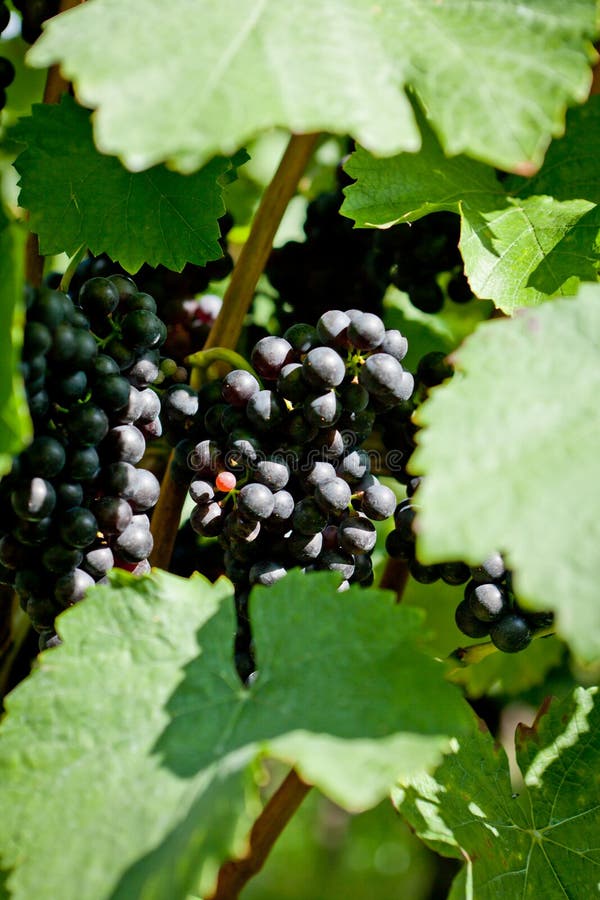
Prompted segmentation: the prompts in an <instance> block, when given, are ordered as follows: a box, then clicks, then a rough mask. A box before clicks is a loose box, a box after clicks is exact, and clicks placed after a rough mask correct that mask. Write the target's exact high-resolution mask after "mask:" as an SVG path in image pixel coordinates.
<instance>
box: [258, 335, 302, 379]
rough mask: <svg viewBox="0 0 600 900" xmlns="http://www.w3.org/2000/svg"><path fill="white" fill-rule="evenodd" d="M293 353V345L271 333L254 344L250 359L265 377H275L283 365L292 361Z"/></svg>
mask: <svg viewBox="0 0 600 900" xmlns="http://www.w3.org/2000/svg"><path fill="white" fill-rule="evenodd" d="M291 354H292V345H291V344H289V343H288V342H287V341H286V340H285V338H281V337H274V336H272V335H270V336H268V337H264V338H261V339H260V341H258V343H257V344H255V345H254V347H253V349H252V353H251V355H250V361H251V363H252V365H253V367H254V368H255V369H256V371H257V372H258V374H259V375H262V376H263V378H269V379H275V378H277V376H278V375H279V372H280V371H281V369H282V367H283V366H284V365H285V364H286V363H287V362H290V358H291Z"/></svg>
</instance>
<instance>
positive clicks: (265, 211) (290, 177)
mask: <svg viewBox="0 0 600 900" xmlns="http://www.w3.org/2000/svg"><path fill="white" fill-rule="evenodd" d="M317 138H318V135H317V134H294V135H292V137H291V138H290V140H289V143H288V145H287V148H286V150H285V153H284V154H283V156H282V158H281V162H280V163H279V166H278V168H277V172H276V173H275V176H274V178H273V180H272V181H271V183H270V184H269V186H268V188H267V189H266V191H265V193H264V195H263V198H262V201H261V204H260V206H259V208H258V211H257V213H256V216H255V217H254V222H253V223H252V229H251V231H250V235H249V236H248V240H247V241H246V243H245V244H244V246H243V248H242V251H241V253H240V255H239V259H238V261H237V263H236V264H235V268H234V270H233V274H232V276H231V281H230V282H229V287H228V288H227V291H226V292H225V296H224V298H223V306H222V308H221V312H220V313H219V316H218V317H217V320H216V322H215V323H214V325H213V327H212V328H211V330H210V334H209V335H208V337H207V339H206V344H205V345H204V349H205V350H208V349H209V348H210V347H230V348H231V349H232V350H234V349H235V347H236V345H237V342H238V340H239V336H240V333H241V330H242V326H243V324H244V317H245V315H246V313H247V312H248V308H249V306H250V303H251V301H252V297H253V295H254V290H255V288H256V284H257V282H258V279H259V278H260V275H261V273H262V271H263V269H264V267H265V264H266V262H267V258H268V256H269V253H270V252H271V247H272V246H273V238H274V237H275V233H276V231H277V229H278V227H279V223H280V222H281V217H282V216H283V214H284V212H285V210H286V207H287V205H288V203H289V201H290V200H291V199H292V197H293V196H294V193H295V191H296V187H297V184H298V181H299V179H300V176H301V175H302V173H303V172H304V169H305V168H306V164H307V162H308V160H309V159H310V156H311V154H312V152H313V150H314V148H315V144H316V142H317Z"/></svg>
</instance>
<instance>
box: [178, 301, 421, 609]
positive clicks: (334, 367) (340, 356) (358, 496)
mask: <svg viewBox="0 0 600 900" xmlns="http://www.w3.org/2000/svg"><path fill="white" fill-rule="evenodd" d="M406 351H407V341H406V338H404V337H403V336H402V335H401V334H400V332H398V331H395V330H386V329H385V327H384V325H383V323H382V321H381V319H380V318H379V317H378V316H376V315H374V314H372V313H363V312H360V311H359V310H348V311H347V312H342V311H341V310H331V311H329V312H327V313H325V314H324V315H323V316H321V318H320V319H319V321H318V322H317V326H316V328H314V327H312V326H310V325H307V324H303V323H298V324H295V325H293V326H291V327H290V328H289V329H288V330H287V331H286V332H285V334H284V335H283V337H274V336H269V337H265V338H262V339H261V340H260V341H258V343H257V344H256V345H255V346H254V348H253V350H252V354H251V362H252V365H253V367H254V370H255V371H256V373H257V374H258V378H257V377H255V375H254V374H252V373H251V372H249V371H246V370H242V369H235V370H234V371H232V372H230V373H229V374H228V375H227V376H225V378H224V379H223V380H222V382H220V383H218V382H212V383H210V384H208V385H206V386H205V387H204V388H203V389H202V390H201V391H200V393H199V394H196V393H195V392H194V391H193V390H192V389H191V388H189V387H187V386H183V385H182V386H173V387H172V388H170V389H169V390H168V391H166V392H165V393H164V395H163V398H162V399H163V413H162V414H163V418H164V423H165V433H166V434H167V435H168V436H170V437H171V439H172V440H177V439H179V444H178V451H179V470H180V472H181V477H182V479H185V478H186V476H187V481H188V483H189V482H190V478H191V483H189V493H190V496H191V498H192V500H193V501H194V504H195V506H194V509H193V511H192V514H191V520H190V521H191V525H192V528H193V529H194V530H195V531H196V532H197V533H198V534H200V535H202V536H204V537H216V536H218V537H219V539H220V542H221V544H222V547H223V549H224V551H225V552H224V566H225V572H226V574H227V575H228V576H229V578H230V579H231V580H232V582H233V583H234V585H235V587H236V593H237V598H238V611H239V609H240V608H243V607H244V604H245V601H246V597H247V592H248V590H249V588H250V587H251V585H253V584H263V585H270V584H273V583H274V582H275V581H277V580H278V579H280V578H282V577H283V576H284V575H285V574H286V572H287V570H288V569H289V568H291V567H293V566H301V567H303V568H304V569H305V570H312V569H322V570H330V571H335V572H337V573H338V574H339V576H340V579H341V581H342V586H343V587H346V586H348V584H350V583H353V582H357V583H359V584H363V585H364V584H370V583H371V581H372V577H373V576H372V566H371V558H370V557H371V552H372V550H373V548H374V545H375V541H376V530H375V526H374V524H373V522H374V521H379V520H383V519H386V518H387V517H388V516H390V515H391V514H392V513H393V511H394V508H395V506H396V498H395V495H394V493H393V491H392V490H391V489H390V488H388V487H387V486H385V485H383V484H381V483H380V482H379V481H378V479H377V478H376V477H375V476H374V475H373V474H372V472H371V457H370V454H369V453H368V452H367V451H366V450H365V449H364V447H363V446H361V445H362V444H363V443H364V441H365V440H366V439H367V438H368V437H369V436H370V434H371V432H372V430H373V428H374V426H375V423H376V420H377V418H378V416H379V415H381V414H383V413H384V412H386V411H389V410H390V409H395V408H398V407H399V406H401V405H402V404H403V403H405V402H406V401H407V400H408V398H409V397H410V395H411V392H412V389H413V378H412V376H411V375H410V373H408V372H407V371H405V370H404V369H403V367H402V365H401V360H402V359H403V358H404V356H405V354H406ZM259 378H260V379H262V381H263V383H261V382H260V381H259ZM186 464H187V465H186ZM184 466H186V471H184Z"/></svg>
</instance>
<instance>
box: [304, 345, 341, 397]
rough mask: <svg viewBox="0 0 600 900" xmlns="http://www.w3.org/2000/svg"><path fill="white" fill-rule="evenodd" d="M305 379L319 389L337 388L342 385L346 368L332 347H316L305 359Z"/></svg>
mask: <svg viewBox="0 0 600 900" xmlns="http://www.w3.org/2000/svg"><path fill="white" fill-rule="evenodd" d="M302 366H303V369H304V377H305V378H306V380H307V381H308V383H309V384H311V385H313V387H317V388H321V389H323V388H335V387H337V386H338V385H340V384H341V383H342V381H343V380H344V376H345V374H346V366H345V364H344V360H343V359H342V358H341V356H340V355H339V354H338V353H336V351H335V350H334V349H333V348H332V347H315V349H314V350H310V351H309V352H308V353H307V354H306V356H305V357H304V362H303V363H302Z"/></svg>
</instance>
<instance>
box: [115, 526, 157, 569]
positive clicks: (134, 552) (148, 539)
mask: <svg viewBox="0 0 600 900" xmlns="http://www.w3.org/2000/svg"><path fill="white" fill-rule="evenodd" d="M153 544H154V541H153V540H152V535H151V533H150V522H149V520H148V516H145V515H143V514H141V515H138V516H134V517H133V518H132V520H131V523H130V524H129V525H128V526H127V528H126V529H125V530H124V531H123V532H121V534H120V535H119V536H118V537H117V539H116V540H115V542H114V545H113V550H114V551H115V553H117V554H118V556H120V557H121V559H123V560H125V562H129V563H133V562H140V561H141V560H143V559H147V558H148V556H150V553H151V552H152V547H153Z"/></svg>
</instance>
